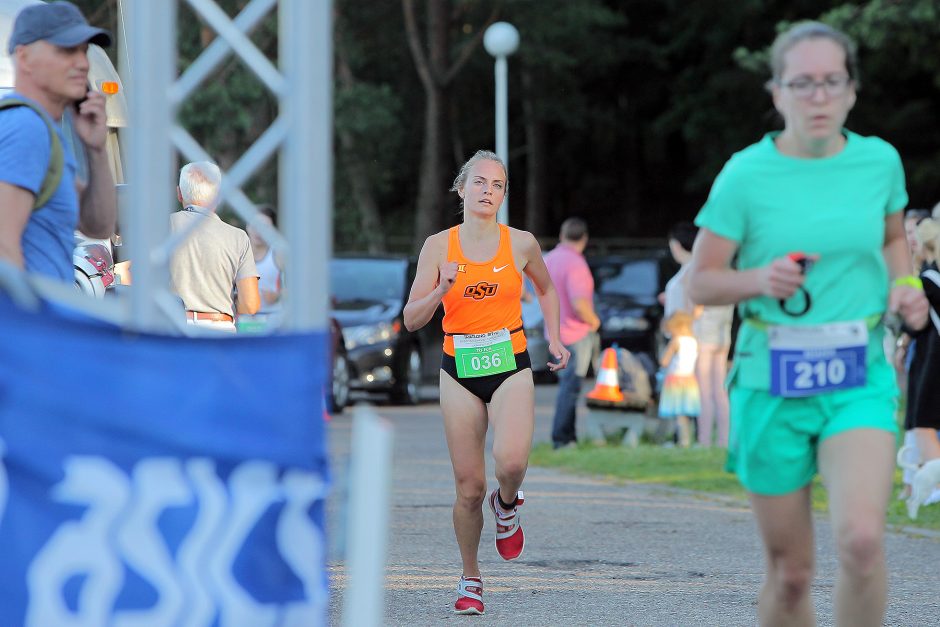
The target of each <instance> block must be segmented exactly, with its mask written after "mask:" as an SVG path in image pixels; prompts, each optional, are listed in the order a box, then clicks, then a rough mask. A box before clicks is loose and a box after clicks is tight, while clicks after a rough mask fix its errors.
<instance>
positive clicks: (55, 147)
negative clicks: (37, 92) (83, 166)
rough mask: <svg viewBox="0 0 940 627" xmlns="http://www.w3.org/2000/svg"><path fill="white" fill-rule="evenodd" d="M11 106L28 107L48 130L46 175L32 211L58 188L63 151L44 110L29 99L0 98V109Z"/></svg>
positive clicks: (63, 157) (60, 179) (63, 164)
mask: <svg viewBox="0 0 940 627" xmlns="http://www.w3.org/2000/svg"><path fill="white" fill-rule="evenodd" d="M13 107H29V108H30V109H32V110H33V111H35V112H36V113H37V114H38V115H39V117H41V118H42V121H43V122H45V123H46V129H47V130H48V131H49V165H48V166H47V167H46V176H45V177H43V179H42V185H40V186H39V193H38V194H37V195H36V200H35V201H34V202H33V211H35V210H36V209H39V208H40V207H42V206H43V205H45V204H46V203H47V202H49V199H50V198H52V195H53V194H55V192H56V190H57V189H58V188H59V183H60V182H61V181H62V170H63V169H64V167H65V153H64V152H63V150H62V142H61V141H60V140H59V134H58V133H57V132H56V129H55V126H53V122H52V120H51V119H50V118H49V116H48V114H46V112H45V111H43V110H42V109H41V108H40V107H39V106H38V105H36V104H34V103H32V102H30V101H29V100H23V99H21V98H0V111H2V110H4V109H12V108H13Z"/></svg>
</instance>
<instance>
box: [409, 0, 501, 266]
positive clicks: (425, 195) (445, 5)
mask: <svg viewBox="0 0 940 627" xmlns="http://www.w3.org/2000/svg"><path fill="white" fill-rule="evenodd" d="M425 6H426V8H427V28H426V35H427V42H428V43H427V50H425V48H424V46H423V45H422V41H421V36H420V35H419V34H418V27H417V19H416V17H415V8H414V0H402V10H403V12H404V14H405V32H406V35H407V39H408V47H409V48H410V50H411V56H412V59H414V63H415V70H416V71H417V72H418V77H419V78H420V79H421V86H422V87H423V88H424V96H425V98H424V102H425V111H424V139H423V142H422V147H421V171H420V172H419V173H418V180H419V182H418V198H417V206H416V208H415V228H414V246H415V249H419V248H420V247H421V245H422V243H423V242H424V240H425V238H426V237H427V236H428V235H431V234H432V233H436V232H437V231H440V230H441V229H442V228H443V227H444V225H445V224H446V221H445V215H446V211H445V210H444V194H445V192H446V190H447V189H448V187H449V185H448V182H449V181H448V180H447V175H448V174H449V170H450V166H452V165H453V164H452V162H451V161H450V158H449V155H450V149H449V145H448V139H449V136H448V133H447V115H448V112H449V109H450V108H449V107H448V86H449V85H450V83H451V82H452V81H453V80H454V77H456V76H457V74H458V73H459V72H460V70H461V68H463V66H464V65H465V64H466V62H467V60H468V59H469V58H470V56H471V55H472V54H473V52H474V50H476V49H477V48H478V47H479V45H480V43H481V42H482V40H483V32H484V31H485V30H486V27H487V26H489V25H490V24H491V23H493V22H494V21H495V20H496V16H497V15H498V6H499V5H498V4H497V6H496V7H495V8H494V10H493V12H492V13H491V14H490V17H489V19H488V20H487V22H486V23H485V24H484V25H483V28H481V29H479V30H478V31H477V34H476V35H475V36H474V38H473V39H472V40H470V41H469V42H467V43H466V44H464V46H463V48H462V49H461V50H460V52H459V53H458V54H457V58H456V59H455V60H454V62H453V63H452V64H451V63H450V21H449V20H450V15H451V12H450V7H451V0H427V1H426V3H425Z"/></svg>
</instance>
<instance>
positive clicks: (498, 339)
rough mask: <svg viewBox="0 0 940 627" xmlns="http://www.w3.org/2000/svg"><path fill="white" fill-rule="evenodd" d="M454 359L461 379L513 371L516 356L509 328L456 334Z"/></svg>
mask: <svg viewBox="0 0 940 627" xmlns="http://www.w3.org/2000/svg"><path fill="white" fill-rule="evenodd" d="M454 360H455V361H456V363H457V376H458V377H459V378H461V379H467V378H471V377H485V376H488V375H491V374H501V373H503V372H512V371H513V370H515V369H516V356H515V355H514V354H513V352H512V340H511V339H510V338H509V329H500V330H499V331H493V332H492V333H480V334H476V335H470V334H468V335H454Z"/></svg>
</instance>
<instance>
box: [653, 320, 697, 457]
mask: <svg viewBox="0 0 940 627" xmlns="http://www.w3.org/2000/svg"><path fill="white" fill-rule="evenodd" d="M665 327H666V330H667V331H668V332H669V334H670V336H671V337H670V339H669V344H668V345H667V346H666V350H665V351H664V352H663V356H662V359H661V360H660V363H661V365H662V366H663V367H664V368H666V378H665V380H664V381H663V389H662V392H661V393H660V396H659V416H660V417H661V418H675V419H676V426H677V428H678V431H679V446H681V447H683V448H686V447H688V446H689V445H690V444H691V443H692V420H691V418H690V416H697V415H698V413H699V409H700V403H701V399H700V396H699V387H698V381H697V380H696V378H695V360H696V359H697V357H698V344H697V342H696V340H695V336H694V335H693V334H692V315H691V314H690V313H688V312H686V311H681V310H680V311H677V312H676V313H674V314H673V315H672V317H671V318H669V320H667V321H666V325H665Z"/></svg>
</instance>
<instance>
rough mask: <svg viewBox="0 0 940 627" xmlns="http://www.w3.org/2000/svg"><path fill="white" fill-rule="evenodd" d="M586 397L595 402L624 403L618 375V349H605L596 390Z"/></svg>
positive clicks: (595, 385) (595, 386)
mask: <svg viewBox="0 0 940 627" xmlns="http://www.w3.org/2000/svg"><path fill="white" fill-rule="evenodd" d="M586 396H587V398H589V399H591V400H595V401H606V402H609V403H620V402H623V392H621V391H620V381H619V377H618V374H617V349H615V348H607V349H604V355H603V359H602V360H601V370H600V372H599V373H598V374H597V379H596V383H595V384H594V389H593V390H591V391H590V392H588V393H587V395H586Z"/></svg>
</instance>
